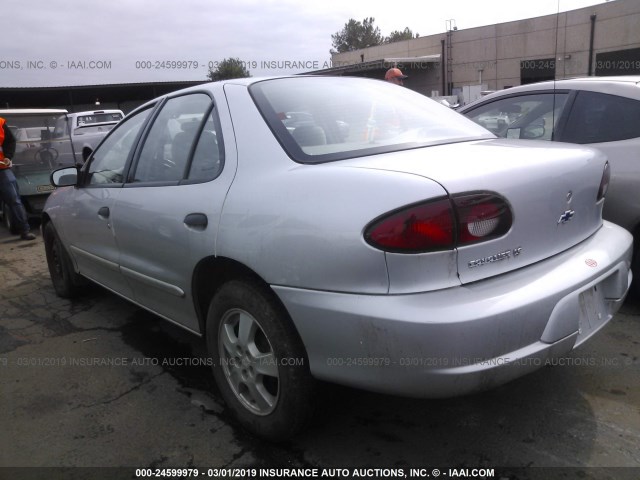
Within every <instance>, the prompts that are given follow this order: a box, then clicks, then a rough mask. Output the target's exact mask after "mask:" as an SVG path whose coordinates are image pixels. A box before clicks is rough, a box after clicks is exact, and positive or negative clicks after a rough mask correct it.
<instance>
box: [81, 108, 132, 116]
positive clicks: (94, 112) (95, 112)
mask: <svg viewBox="0 0 640 480" xmlns="http://www.w3.org/2000/svg"><path fill="white" fill-rule="evenodd" d="M97 113H122V110H116V109H111V110H85V111H84V112H72V113H70V114H69V116H70V117H79V116H80V115H95V114H97Z"/></svg>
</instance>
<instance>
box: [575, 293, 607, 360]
mask: <svg viewBox="0 0 640 480" xmlns="http://www.w3.org/2000/svg"><path fill="white" fill-rule="evenodd" d="M604 293H605V289H604V288H603V285H602V284H598V285H594V286H593V287H591V288H589V289H588V290H585V291H584V292H582V293H581V294H580V298H579V302H580V318H579V325H578V338H577V339H576V343H575V346H576V347H577V346H578V345H580V344H581V343H582V342H584V341H585V340H587V339H588V338H589V337H590V336H591V335H593V334H594V333H595V332H597V331H598V330H600V328H602V327H603V326H604V324H606V323H607V322H608V321H609V320H610V319H611V317H612V313H611V309H610V305H609V302H608V301H607V300H606V298H605V295H604Z"/></svg>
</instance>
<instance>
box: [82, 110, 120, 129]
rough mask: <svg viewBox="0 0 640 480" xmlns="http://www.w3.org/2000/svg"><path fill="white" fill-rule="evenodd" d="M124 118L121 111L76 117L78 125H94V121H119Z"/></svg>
mask: <svg viewBox="0 0 640 480" xmlns="http://www.w3.org/2000/svg"><path fill="white" fill-rule="evenodd" d="M120 120H122V114H121V113H119V112H118V113H94V114H91V115H80V116H79V117H78V118H77V119H76V127H83V126H87V125H92V124H94V123H104V122H119V121H120Z"/></svg>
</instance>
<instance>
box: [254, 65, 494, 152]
mask: <svg viewBox="0 0 640 480" xmlns="http://www.w3.org/2000/svg"><path fill="white" fill-rule="evenodd" d="M250 92H251V95H252V96H253V99H254V101H255V102H256V104H257V106H258V108H259V110H260V112H261V113H262V116H263V117H264V118H265V120H266V121H267V123H268V124H269V127H270V128H271V130H272V131H273V133H274V134H275V136H276V137H277V138H278V140H279V142H280V144H281V145H282V146H283V148H284V149H285V150H286V151H287V153H288V154H289V156H290V157H291V158H293V159H294V160H296V161H298V162H302V163H320V162H327V161H334V160H342V159H346V158H354V157H360V156H364V155H371V154H376V153H387V152H392V151H398V150H406V149H411V148H418V147H424V146H429V145H438V144H444V143H453V142H460V141H467V140H475V139H481V138H494V136H493V135H492V134H491V133H490V132H487V130H485V129H484V128H482V127H480V126H478V125H476V124H475V123H473V122H472V121H470V120H468V119H466V118H465V117H463V116H462V115H460V114H459V113H457V112H454V111H452V110H450V109H449V108H447V107H445V106H443V105H440V104H439V103H437V102H435V101H433V100H431V99H429V98H427V97H425V96H424V95H421V94H419V93H416V92H414V91H412V90H409V89H407V88H405V87H400V86H398V85H393V84H390V83H386V82H383V81H379V80H370V79H362V78H344V77H297V78H282V79H274V80H266V81H262V82H258V83H255V84H254V85H252V86H251V87H250Z"/></svg>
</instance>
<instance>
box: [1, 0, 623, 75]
mask: <svg viewBox="0 0 640 480" xmlns="http://www.w3.org/2000/svg"><path fill="white" fill-rule="evenodd" d="M605 1H606V0H536V1H533V2H532V1H529V0H483V1H477V0H446V1H442V0H404V1H395V2H392V1H378V2H373V1H371V0H319V1H316V2H311V1H303V0H227V1H224V2H223V1H220V0H109V1H106V0H57V1H51V0H3V2H2V5H3V12H4V14H3V18H4V19H5V21H4V22H3V26H2V38H3V40H2V46H1V47H0V87H41V86H47V87H48V86H68V85H98V84H105V83H135V82H167V81H179V80H204V79H206V76H207V73H208V71H209V67H214V68H215V67H216V66H217V65H218V64H219V62H221V61H222V60H224V59H225V58H230V57H233V58H239V59H240V60H241V61H243V62H244V63H245V65H246V67H247V69H248V70H249V71H250V73H251V75H252V76H254V77H255V76H265V75H266V76H270V75H286V74H292V73H302V72H305V71H311V70H318V69H321V68H327V67H330V66H331V63H330V62H331V55H330V53H329V50H330V49H331V47H332V45H331V35H332V34H334V33H336V32H338V31H340V30H341V29H342V28H343V27H344V25H345V24H346V23H347V22H348V21H349V19H350V18H354V19H356V20H359V21H362V20H363V19H364V18H368V17H374V18H375V24H376V26H378V27H379V28H380V30H381V33H382V34H383V35H389V34H390V33H391V32H392V31H394V30H404V28H405V27H409V28H410V29H411V30H412V31H413V33H414V34H415V33H419V34H420V36H427V35H433V34H439V33H442V32H444V31H445V30H446V22H447V20H451V19H453V20H454V21H455V25H456V26H457V28H458V29H459V30H462V29H465V28H473V27H477V26H482V25H490V24H494V23H502V22H508V21H513V20H520V19H523V18H530V17H537V16H542V15H549V14H554V13H557V12H559V11H560V12H563V11H567V10H573V9H576V8H583V7H586V6H590V5H595V4H599V3H605ZM610 1H616V0H610Z"/></svg>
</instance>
